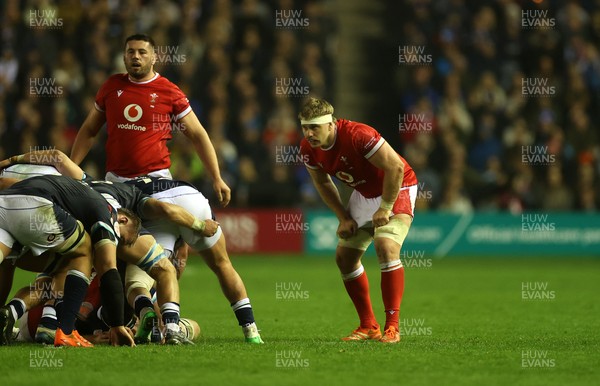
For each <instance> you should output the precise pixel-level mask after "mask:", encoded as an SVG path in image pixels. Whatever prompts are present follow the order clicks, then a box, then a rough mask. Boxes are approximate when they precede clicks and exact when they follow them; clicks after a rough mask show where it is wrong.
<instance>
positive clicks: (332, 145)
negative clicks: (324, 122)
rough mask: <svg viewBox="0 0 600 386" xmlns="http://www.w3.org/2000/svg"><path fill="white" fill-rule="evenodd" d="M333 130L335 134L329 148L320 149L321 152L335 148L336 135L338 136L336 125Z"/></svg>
mask: <svg viewBox="0 0 600 386" xmlns="http://www.w3.org/2000/svg"><path fill="white" fill-rule="evenodd" d="M334 130H335V133H334V134H333V143H332V144H331V146H329V147H326V148H321V150H323V151H328V150H331V149H332V148H333V147H334V146H335V141H337V134H338V130H337V125H335V126H334Z"/></svg>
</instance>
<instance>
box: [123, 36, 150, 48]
mask: <svg viewBox="0 0 600 386" xmlns="http://www.w3.org/2000/svg"><path fill="white" fill-rule="evenodd" d="M132 40H141V41H144V42H148V43H150V45H151V46H152V48H154V47H155V46H156V44H154V39H152V38H151V37H150V36H148V35H146V34H133V35H131V36H129V37H128V38H127V39H125V46H127V43H129V42H130V41H132Z"/></svg>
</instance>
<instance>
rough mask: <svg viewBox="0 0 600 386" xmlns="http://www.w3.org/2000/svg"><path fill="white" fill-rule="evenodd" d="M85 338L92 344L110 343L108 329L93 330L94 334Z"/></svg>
mask: <svg viewBox="0 0 600 386" xmlns="http://www.w3.org/2000/svg"><path fill="white" fill-rule="evenodd" d="M85 338H86V339H87V340H89V341H90V342H91V343H92V344H94V345H96V344H108V343H110V334H109V333H108V331H97V332H96V331H94V335H91V336H88V337H85Z"/></svg>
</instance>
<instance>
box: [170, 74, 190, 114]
mask: <svg viewBox="0 0 600 386" xmlns="http://www.w3.org/2000/svg"><path fill="white" fill-rule="evenodd" d="M170 86H171V96H172V100H173V115H174V116H175V120H177V121H178V120H180V119H181V118H183V117H185V116H186V115H188V114H189V113H190V112H191V111H192V106H190V101H189V100H188V98H187V97H186V96H185V94H184V93H183V91H181V90H180V89H179V87H177V86H176V85H174V84H172V83H171V85H170Z"/></svg>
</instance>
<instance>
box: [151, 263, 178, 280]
mask: <svg viewBox="0 0 600 386" xmlns="http://www.w3.org/2000/svg"><path fill="white" fill-rule="evenodd" d="M148 274H149V275H150V276H151V277H153V278H154V279H159V278H163V277H167V276H176V274H177V272H176V271H175V267H174V266H173V264H171V262H170V261H169V259H160V260H158V261H157V262H156V264H154V265H153V266H152V268H151V269H150V271H149V272H148Z"/></svg>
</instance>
